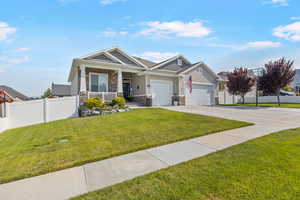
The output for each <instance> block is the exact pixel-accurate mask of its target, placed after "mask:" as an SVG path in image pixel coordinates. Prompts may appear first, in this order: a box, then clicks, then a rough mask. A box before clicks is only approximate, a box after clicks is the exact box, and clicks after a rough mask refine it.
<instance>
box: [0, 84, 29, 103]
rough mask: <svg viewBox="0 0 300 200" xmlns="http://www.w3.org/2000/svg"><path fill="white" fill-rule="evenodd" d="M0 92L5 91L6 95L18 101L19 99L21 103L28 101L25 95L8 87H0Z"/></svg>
mask: <svg viewBox="0 0 300 200" xmlns="http://www.w3.org/2000/svg"><path fill="white" fill-rule="evenodd" d="M0 91H5V92H6V93H8V94H9V95H10V96H12V97H13V98H18V99H21V100H23V101H26V100H29V99H30V98H29V97H27V96H26V95H24V94H22V93H20V92H18V91H17V90H15V89H13V88H11V87H8V86H6V85H0Z"/></svg>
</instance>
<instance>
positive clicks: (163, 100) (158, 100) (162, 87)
mask: <svg viewBox="0 0 300 200" xmlns="http://www.w3.org/2000/svg"><path fill="white" fill-rule="evenodd" d="M150 85H151V93H152V105H153V106H167V105H171V104H172V93H173V92H172V91H173V85H172V81H166V80H150Z"/></svg>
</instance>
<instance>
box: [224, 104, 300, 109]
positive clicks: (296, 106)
mask: <svg viewBox="0 0 300 200" xmlns="http://www.w3.org/2000/svg"><path fill="white" fill-rule="evenodd" d="M221 106H256V104H255V103H249V104H248V103H246V104H221ZM258 106H259V107H275V108H300V104H299V103H281V106H280V107H279V106H278V103H259V104H258Z"/></svg>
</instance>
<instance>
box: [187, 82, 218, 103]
mask: <svg viewBox="0 0 300 200" xmlns="http://www.w3.org/2000/svg"><path fill="white" fill-rule="evenodd" d="M192 88H193V89H192V93H190V90H189V88H187V91H186V105H212V102H213V101H212V99H213V86H210V85H200V84H193V86H192Z"/></svg>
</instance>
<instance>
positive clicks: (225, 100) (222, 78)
mask: <svg viewBox="0 0 300 200" xmlns="http://www.w3.org/2000/svg"><path fill="white" fill-rule="evenodd" d="M228 73H229V72H225V71H223V72H219V73H218V76H219V86H218V97H219V98H218V100H219V102H218V103H219V104H235V103H238V102H239V101H240V100H241V96H239V95H236V96H234V97H233V95H231V94H230V93H229V92H228V88H227V82H228V76H227V75H228ZM248 73H249V75H250V76H252V77H254V78H255V75H254V74H255V73H254V71H253V69H248ZM255 96H256V84H255V85H254V86H253V87H252V88H251V91H250V92H248V93H247V94H246V95H245V97H255Z"/></svg>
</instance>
